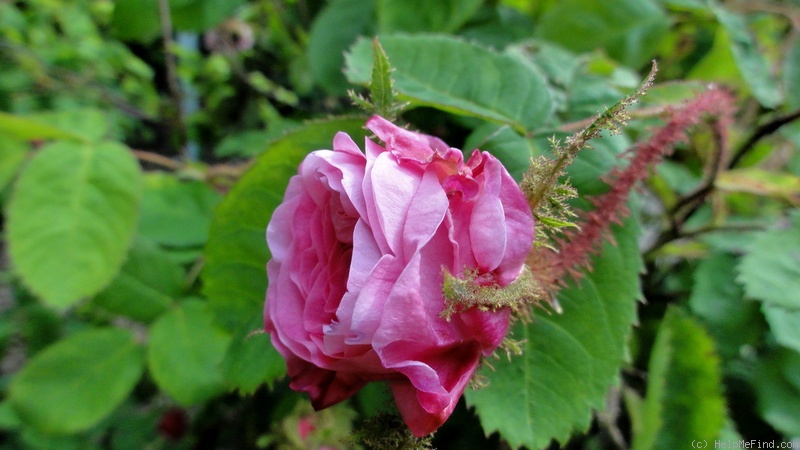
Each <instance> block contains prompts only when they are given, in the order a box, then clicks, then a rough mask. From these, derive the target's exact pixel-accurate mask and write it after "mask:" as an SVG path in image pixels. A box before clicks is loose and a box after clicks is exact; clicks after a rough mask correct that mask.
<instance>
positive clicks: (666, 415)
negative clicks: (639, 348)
mask: <svg viewBox="0 0 800 450" xmlns="http://www.w3.org/2000/svg"><path fill="white" fill-rule="evenodd" d="M725 420H726V406H725V399H724V397H723V396H722V385H721V374H720V368H719V359H718V358H717V356H716V354H715V353H714V344H713V341H712V340H711V338H710V337H709V336H708V334H707V333H706V332H705V330H704V329H703V328H702V327H701V326H700V325H699V324H697V323H696V322H695V321H694V320H693V319H692V318H691V317H689V316H688V315H687V314H686V313H684V312H682V311H681V310H679V309H676V308H672V309H669V310H667V314H666V316H665V317H664V319H663V321H662V323H661V328H660V329H659V332H658V335H657V337H656V342H655V344H654V345H653V350H652V354H651V356H650V365H649V368H648V385H647V395H646V396H645V400H644V412H643V423H642V424H641V425H642V428H641V431H640V433H639V434H636V435H635V436H634V437H633V444H632V446H631V448H632V449H634V450H662V449H663V450H672V449H675V448H684V447H685V446H686V443H687V442H693V441H695V440H697V441H713V440H714V439H716V438H717V437H718V436H719V433H720V431H721V430H722V426H723V424H724V422H725Z"/></svg>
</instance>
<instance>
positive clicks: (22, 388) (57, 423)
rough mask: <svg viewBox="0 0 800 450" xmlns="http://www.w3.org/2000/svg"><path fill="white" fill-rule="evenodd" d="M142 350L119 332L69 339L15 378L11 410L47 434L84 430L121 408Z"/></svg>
mask: <svg viewBox="0 0 800 450" xmlns="http://www.w3.org/2000/svg"><path fill="white" fill-rule="evenodd" d="M142 350H143V349H142V348H141V346H140V345H139V344H138V343H137V342H136V340H135V339H134V335H133V333H132V332H130V331H128V330H124V329H121V328H97V329H93V330H87V331H84V332H81V333H77V334H74V335H72V336H70V337H68V338H66V339H64V340H62V341H60V342H59V343H57V344H55V345H53V346H51V347H49V348H48V349H47V350H45V351H44V352H42V353H39V354H38V355H37V356H36V357H35V358H34V359H32V360H31V361H30V362H28V364H27V365H26V366H25V367H24V368H23V369H22V370H21V371H20V372H19V374H18V375H17V376H16V377H15V378H14V382H13V383H12V385H11V388H10V392H9V394H10V396H9V399H10V401H11V405H12V406H13V407H14V411H15V413H16V414H17V415H18V416H19V417H20V419H21V420H23V421H24V422H25V423H29V424H32V425H34V426H36V427H37V428H38V429H40V430H42V431H44V432H47V433H74V432H76V431H83V430H86V429H87V428H89V427H91V426H93V425H95V424H97V422H99V421H100V420H101V419H103V418H104V417H106V416H107V415H108V414H110V413H111V412H112V411H113V410H114V409H115V408H116V407H117V406H118V405H119V404H120V403H122V401H123V400H125V398H126V397H127V396H128V394H129V393H130V392H131V390H132V389H133V387H134V385H135V384H136V382H137V381H139V377H140V376H141V374H142V370H143V369H144V352H143V351H142ZM53 377H56V378H57V382H53V381H54V380H53Z"/></svg>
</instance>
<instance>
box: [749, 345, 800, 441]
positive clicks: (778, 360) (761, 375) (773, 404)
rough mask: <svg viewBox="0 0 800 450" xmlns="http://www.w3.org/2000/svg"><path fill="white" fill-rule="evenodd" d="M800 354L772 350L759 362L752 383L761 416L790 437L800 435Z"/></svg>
mask: <svg viewBox="0 0 800 450" xmlns="http://www.w3.org/2000/svg"><path fill="white" fill-rule="evenodd" d="M798 369H800V354H798V353H796V352H790V351H779V352H773V353H772V354H771V355H769V356H768V357H767V358H764V359H763V360H761V361H760V363H759V364H758V366H757V368H756V374H755V378H754V379H753V386H754V387H755V389H756V394H757V396H758V411H759V413H760V414H761V417H762V418H764V420H765V421H767V423H769V424H770V425H772V426H773V427H774V428H775V429H776V430H778V431H780V432H781V433H784V434H785V435H787V436H800V381H798V380H796V379H795V378H796V376H797V373H798Z"/></svg>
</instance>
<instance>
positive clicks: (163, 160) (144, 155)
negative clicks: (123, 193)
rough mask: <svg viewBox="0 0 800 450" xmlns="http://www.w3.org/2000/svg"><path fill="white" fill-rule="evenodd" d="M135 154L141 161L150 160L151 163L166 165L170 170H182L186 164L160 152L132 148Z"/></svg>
mask: <svg viewBox="0 0 800 450" xmlns="http://www.w3.org/2000/svg"><path fill="white" fill-rule="evenodd" d="M131 152H132V153H133V156H135V157H136V159H138V160H139V161H144V162H148V163H150V164H155V165H157V166H161V167H164V168H166V169H170V170H180V169H182V168H183V166H184V164H183V163H181V162H179V161H175V160H174V159H172V158H168V157H166V156H164V155H159V154H158V153H153V152H148V151H145V150H134V149H131Z"/></svg>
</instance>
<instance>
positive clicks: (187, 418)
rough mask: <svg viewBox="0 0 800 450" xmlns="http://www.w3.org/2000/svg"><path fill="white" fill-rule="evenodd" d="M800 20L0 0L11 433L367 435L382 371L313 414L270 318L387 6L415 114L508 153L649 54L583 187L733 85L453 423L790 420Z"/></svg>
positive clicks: (706, 424) (453, 139)
mask: <svg viewBox="0 0 800 450" xmlns="http://www.w3.org/2000/svg"><path fill="white" fill-rule="evenodd" d="M798 30H800V2H798V1H795V0H775V1H770V0H757V1H714V0H606V1H602V2H600V1H594V0H562V1H554V0H540V1H536V0H439V1H424V0H332V1H321V0H319V1H316V0H250V1H247V0H169V1H167V0H116V1H111V0H17V1H15V0H0V203H1V204H2V207H3V212H2V219H1V220H2V228H3V234H2V242H0V245H2V250H3V259H2V265H1V266H0V267H1V269H0V280H1V281H2V287H1V288H0V371H1V372H2V375H0V447H2V448H9V449H12V448H42V449H62V448H63V449H73V448H75V449H78V448H80V449H87V448H98V449H100V448H111V449H141V448H152V449H159V448H186V449H189V448H278V449H304V448H320V449H321V448H357V446H358V444H357V443H356V441H355V439H354V438H353V437H352V436H353V435H352V434H351V432H352V430H354V429H357V428H358V427H359V426H360V425H361V423H362V422H363V420H364V419H365V418H368V417H371V416H374V415H375V414H376V412H377V411H379V410H380V409H381V408H382V407H383V406H384V405H385V404H386V403H387V402H390V400H387V399H388V397H387V395H388V394H387V392H386V390H385V389H384V388H383V387H381V385H378V384H376V385H374V386H373V385H370V386H369V387H368V388H366V389H365V390H364V391H362V392H361V393H360V394H358V395H357V396H356V397H355V398H354V399H353V400H351V401H348V402H345V403H343V404H340V405H337V406H336V407H334V408H332V409H329V410H326V411H322V412H319V413H313V412H312V410H311V407H310V405H309V404H308V402H307V400H306V399H305V398H304V397H303V396H301V395H298V394H295V393H293V392H291V391H290V390H289V389H288V386H287V382H286V381H285V380H284V379H283V375H284V372H285V367H284V364H283V361H282V359H281V358H280V356H279V355H277V353H276V352H275V351H274V350H273V349H272V348H271V346H270V344H269V338H268V336H266V335H264V334H259V333H257V332H256V333H254V331H256V330H259V329H261V327H262V324H261V321H262V319H261V308H262V304H263V297H264V292H265V287H266V277H265V273H264V265H265V263H266V261H267V260H268V258H269V254H268V251H267V249H266V245H265V242H264V229H265V227H266V223H267V221H268V219H269V216H270V214H271V211H272V209H274V207H275V206H276V205H277V204H278V203H279V202H280V199H281V198H282V195H283V189H284V187H285V185H286V183H287V181H288V178H289V177H290V176H291V175H292V174H294V173H295V172H296V170H297V164H298V163H299V161H300V160H301V159H302V158H303V157H304V156H305V154H307V153H308V152H309V151H311V150H315V149H319V148H327V147H330V145H331V140H332V137H333V135H334V133H335V132H336V131H347V132H348V133H350V134H351V136H353V137H354V139H355V140H356V142H359V141H360V140H362V139H363V137H364V134H365V131H364V130H363V129H362V128H361V125H362V124H363V122H364V120H365V118H366V115H365V113H363V112H362V111H360V110H358V109H357V108H355V107H354V106H353V105H352V103H351V101H350V99H349V98H348V95H347V91H348V90H349V89H354V90H356V91H357V92H364V91H365V86H366V85H368V84H369V80H370V78H369V76H370V75H369V74H370V68H371V66H372V62H371V57H372V56H371V53H370V52H371V49H370V42H371V40H372V39H371V37H373V36H379V38H380V42H381V43H382V45H383V46H384V48H385V49H386V52H387V54H388V56H389V59H390V62H391V63H392V65H393V66H394V68H395V72H393V75H394V77H395V80H396V85H395V87H396V89H397V91H398V93H399V95H400V97H401V98H402V99H403V100H406V101H409V102H410V105H409V107H408V109H407V110H406V111H404V112H403V113H402V114H401V116H400V119H401V120H402V121H403V122H404V123H408V124H411V125H412V126H413V127H414V128H416V129H420V130H422V131H424V132H427V133H431V134H435V135H437V136H439V137H441V138H442V139H444V140H445V141H446V142H448V143H449V144H450V145H452V146H455V147H459V148H464V149H465V150H470V149H472V148H476V147H477V148H481V149H483V150H488V151H491V152H492V153H494V154H496V155H497V156H498V157H499V158H501V160H502V161H503V162H504V164H506V166H507V167H508V168H509V171H510V172H511V173H512V174H514V175H515V176H519V175H521V173H522V172H523V171H524V170H525V168H526V167H527V165H528V160H529V158H530V157H531V156H535V155H539V154H547V152H548V149H549V144H548V138H550V137H552V136H556V137H559V138H563V137H565V136H567V135H569V134H570V133H574V132H576V131H578V130H580V128H581V127H582V126H584V125H586V123H587V122H586V120H587V119H590V118H591V117H592V116H594V115H596V114H597V113H599V112H601V111H602V110H603V109H604V108H605V107H608V106H611V105H613V104H614V103H616V102H617V101H618V100H620V99H621V98H623V97H624V96H625V95H627V94H628V93H630V92H632V91H634V90H635V89H636V88H637V87H638V86H639V84H640V82H641V81H642V78H643V75H645V74H646V73H647V72H648V71H649V69H650V61H651V60H653V59H655V60H657V61H658V65H659V67H660V72H659V74H658V78H657V81H656V84H655V85H654V86H653V87H652V88H651V89H650V91H649V93H648V95H647V96H645V97H643V98H642V99H641V100H642V101H641V102H640V103H639V104H638V105H637V106H636V107H634V108H633V109H632V111H631V116H632V120H631V121H630V123H629V126H628V127H627V128H626V129H625V130H624V132H623V134H621V135H618V136H607V137H604V138H603V139H600V140H598V141H596V142H594V143H593V147H594V148H593V149H591V150H586V151H584V153H583V154H582V155H581V158H579V160H578V161H577V162H576V163H575V164H574V165H573V167H571V168H570V176H571V178H572V181H573V183H574V185H575V186H576V187H577V188H578V189H579V191H580V192H581V194H582V195H593V194H597V193H602V192H604V190H605V189H607V185H606V184H605V183H604V182H603V181H602V175H603V174H604V173H606V172H607V171H608V170H609V169H610V168H612V167H614V166H615V165H617V164H620V163H624V162H623V161H622V160H620V159H619V158H618V157H617V155H619V154H621V153H623V152H624V151H625V150H626V149H628V148H630V147H631V146H632V145H633V144H634V143H635V142H637V141H641V140H644V139H645V138H646V137H647V136H649V134H650V133H651V132H652V130H653V129H655V128H656V127H658V126H659V125H660V124H662V121H661V117H662V115H663V113H664V112H665V111H666V110H668V109H669V108H673V107H676V106H678V105H679V104H681V102H683V101H685V100H687V99H690V98H692V97H693V96H694V95H696V94H697V93H699V92H702V91H703V90H704V89H706V88H707V87H708V86H709V85H710V84H714V85H718V86H721V87H723V88H724V89H727V90H729V91H730V92H732V93H733V94H734V95H735V96H736V99H737V103H736V106H737V113H736V115H735V118H734V120H733V122H732V123H730V124H728V128H727V136H726V138H727V139H721V138H720V136H715V135H714V133H713V132H712V129H710V128H708V127H705V128H704V127H699V128H697V129H696V130H691V133H690V137H689V140H688V143H687V144H685V145H682V146H680V147H679V148H676V149H675V152H674V154H673V155H672V156H671V158H670V159H669V160H668V161H665V162H664V163H663V164H662V165H661V166H659V167H658V169H657V170H656V171H655V172H654V173H653V175H652V177H651V178H650V179H649V181H648V183H647V185H646V186H643V188H642V189H641V191H640V192H639V193H638V194H637V198H636V199H635V201H634V203H632V209H633V210H634V214H633V216H634V217H632V218H631V219H629V220H626V221H625V223H624V225H623V226H620V227H618V228H617V229H616V230H615V232H614V236H615V238H616V239H615V240H616V245H615V246H614V245H607V246H606V247H605V248H604V249H603V251H602V252H601V254H600V255H599V256H598V258H597V260H596V262H595V270H594V271H593V272H591V273H589V274H587V277H586V279H585V280H584V281H583V282H582V283H573V284H572V285H571V286H570V288H568V289H567V290H565V291H564V292H563V298H559V301H560V302H561V303H562V305H563V306H564V313H563V314H561V315H557V314H550V313H547V312H544V311H537V313H536V314H537V319H534V321H533V322H532V323H531V324H526V325H521V326H520V328H518V329H517V330H516V331H515V333H516V334H515V335H516V336H523V337H525V338H526V339H527V341H526V348H525V350H526V351H525V354H524V355H523V356H522V357H517V358H516V359H513V360H512V361H511V362H507V361H505V359H500V360H498V361H497V362H496V363H493V364H494V365H495V366H496V368H495V371H491V370H487V371H485V375H486V376H487V377H488V379H489V381H490V385H489V387H487V388H485V389H483V390H480V391H475V392H468V393H467V394H466V395H465V397H466V398H465V400H464V401H462V403H461V404H460V405H459V407H458V409H457V410H456V412H455V413H454V414H453V416H452V417H451V419H450V420H449V421H448V422H447V423H446V424H445V426H444V427H443V428H442V429H441V430H440V431H439V432H438V433H437V434H436V435H435V437H434V441H433V442H434V445H435V446H436V447H437V448H440V449H451V448H452V449H456V448H458V449H464V448H480V449H483V448H486V449H491V448H496V449H507V448H518V447H522V446H526V447H528V448H531V449H536V448H552V449H556V448H567V449H587V450H589V449H627V448H632V449H635V450H644V449H689V448H692V446H691V443H692V442H693V440H704V439H705V440H707V441H708V442H710V443H711V444H710V445H714V444H713V441H714V440H715V439H723V440H730V441H731V442H734V441H737V440H742V439H743V440H751V439H756V440H761V441H765V442H766V441H775V442H777V443H781V442H783V443H788V442H794V444H795V446H798V445H800V443H798V439H800V212H798V206H800V152H798V151H797V147H798V145H799V144H800V126H798V124H797V119H798V118H800V109H799V108H800V90H799V89H798V88H797V86H798V85H800V40H798ZM523 394H524V395H523ZM792 440H793V441H792ZM778 445H779V444H778Z"/></svg>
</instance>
